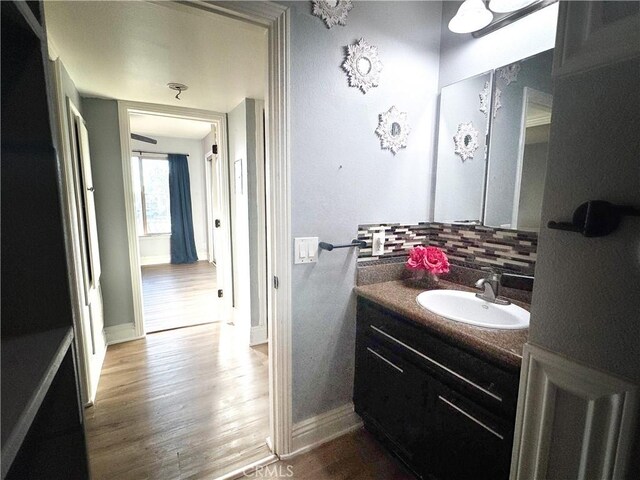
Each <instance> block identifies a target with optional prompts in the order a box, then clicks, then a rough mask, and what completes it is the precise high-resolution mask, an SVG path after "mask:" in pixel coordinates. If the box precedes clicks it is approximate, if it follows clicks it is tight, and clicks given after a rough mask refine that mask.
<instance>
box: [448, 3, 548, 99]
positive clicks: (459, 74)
mask: <svg viewBox="0 0 640 480" xmlns="http://www.w3.org/2000/svg"><path fill="white" fill-rule="evenodd" d="M461 4H462V2H461V1H455V2H451V1H447V2H442V40H441V41H442V44H441V49H440V87H441V88H442V87H443V86H445V85H450V84H452V83H454V82H457V81H458V80H462V79H463V78H467V77H471V76H473V75H478V74H480V73H483V72H486V71H488V70H492V69H494V68H496V67H500V66H502V65H507V64H509V63H512V62H515V61H516V60H520V59H522V58H526V57H530V56H531V55H534V54H536V53H539V52H543V51H545V50H549V49H550V48H553V47H554V45H555V38H556V23H557V18H558V4H554V5H551V6H549V7H546V8H543V9H542V10H539V11H538V12H536V13H533V14H531V15H529V16H527V17H525V18H523V19H521V20H519V21H518V22H516V23H513V24H511V25H509V26H507V27H504V28H501V29H500V30H498V31H496V32H493V33H490V34H489V35H486V36H484V37H481V38H473V37H472V36H471V34H463V35H461V34H458V33H452V32H451V31H449V28H448V27H447V25H448V24H449V20H451V18H453V16H454V15H455V14H456V12H457V11H458V8H460V5H461Z"/></svg>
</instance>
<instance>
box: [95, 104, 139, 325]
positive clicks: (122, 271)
mask: <svg viewBox="0 0 640 480" xmlns="http://www.w3.org/2000/svg"><path fill="white" fill-rule="evenodd" d="M82 108H83V116H84V119H85V121H86V122H87V130H89V147H90V151H91V169H92V173H93V184H94V186H95V189H96V191H95V199H96V218H97V221H98V241H99V242H100V261H101V263H102V277H101V283H102V297H103V301H104V325H105V327H111V326H113V325H119V324H122V323H133V319H134V317H133V299H132V297H131V271H130V268H129V244H128V241H127V221H126V216H125V206H124V184H123V179H122V158H121V152H120V133H119V130H118V102H116V101H115V100H102V99H97V98H83V99H82Z"/></svg>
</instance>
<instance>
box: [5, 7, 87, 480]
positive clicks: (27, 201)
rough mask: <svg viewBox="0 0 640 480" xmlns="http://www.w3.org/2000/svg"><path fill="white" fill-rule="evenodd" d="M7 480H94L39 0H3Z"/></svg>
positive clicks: (45, 44)
mask: <svg viewBox="0 0 640 480" xmlns="http://www.w3.org/2000/svg"><path fill="white" fill-rule="evenodd" d="M0 16H1V17H2V18H1V20H2V28H1V29H0V30H1V36H2V81H1V82H0V83H1V84H2V85H1V86H2V95H0V97H1V103H2V108H1V109H0V110H1V120H2V121H1V123H2V141H1V142H0V143H1V144H2V145H1V153H2V155H1V158H2V175H0V177H1V188H0V190H1V196H2V202H1V203H2V215H1V217H2V222H3V227H5V228H3V229H2V238H1V242H0V243H1V245H2V248H1V250H2V251H1V258H2V261H1V263H2V269H1V283H2V288H1V290H2V301H1V302H0V303H1V304H2V309H1V310H2V312H1V313H2V328H1V337H2V338H1V340H2V345H1V348H0V350H1V360H2V361H1V362H0V363H1V364H2V367H1V375H0V377H1V388H0V391H1V397H2V398H1V402H0V404H1V408H0V410H1V414H2V415H1V423H2V429H1V437H2V438H1V441H0V444H1V454H2V455H1V462H0V470H1V474H0V478H2V479H18V480H25V479H29V480H37V479H46V480H55V479H74V480H75V479H78V480H83V479H85V478H89V467H88V461H87V450H86V445H85V434H84V424H83V416H82V409H81V405H80V403H79V396H78V388H77V375H76V371H75V363H76V358H77V357H76V355H75V351H74V347H73V345H74V343H73V342H74V336H73V311H72V304H71V294H70V289H69V276H68V273H67V262H66V249H65V232H64V228H63V221H62V205H61V198H62V197H61V194H60V178H59V176H58V173H59V164H58V158H57V155H56V150H55V145H54V140H53V139H54V136H53V134H52V129H51V125H50V119H51V116H50V108H49V101H50V97H49V95H48V93H49V92H48V88H47V85H48V71H47V67H46V66H47V60H46V58H47V57H46V55H47V41H46V30H45V28H44V26H43V15H42V5H41V2H38V1H32V2H24V1H15V2H2V8H1V9H0Z"/></svg>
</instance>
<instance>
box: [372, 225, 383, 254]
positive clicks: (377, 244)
mask: <svg viewBox="0 0 640 480" xmlns="http://www.w3.org/2000/svg"><path fill="white" fill-rule="evenodd" d="M384 233H385V232H384V230H378V231H377V232H373V238H372V241H371V255H373V256H374V257H379V256H381V255H384Z"/></svg>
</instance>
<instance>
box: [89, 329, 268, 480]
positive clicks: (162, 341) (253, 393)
mask: <svg viewBox="0 0 640 480" xmlns="http://www.w3.org/2000/svg"><path fill="white" fill-rule="evenodd" d="M236 329H237V327H234V326H231V325H227V324H226V323H224V322H218V323H212V324H207V325H200V326H195V327H188V328H181V329H178V330H169V331H166V332H159V333H154V334H151V335H148V336H147V337H146V338H145V339H142V340H137V341H133V342H128V343H122V344H118V345H112V346H110V347H109V349H108V350H107V356H106V359H105V364H104V367H103V373H102V377H101V379H100V385H99V387H98V394H97V396H96V401H95V404H94V406H92V407H90V408H88V409H87V410H86V411H85V414H86V429H87V443H88V449H89V457H90V464H91V470H92V474H93V478H94V479H95V480H101V479H118V480H120V479H127V480H128V479H132V480H133V479H136V480H138V479H167V480H177V479H180V480H184V479H209V478H216V477H218V476H220V475H221V474H223V473H227V472H229V471H232V470H234V469H237V468H240V467H242V466H244V465H247V464H249V463H251V462H254V461H257V460H259V459H261V458H264V457H266V456H268V455H269V450H268V448H267V446H266V445H265V439H266V437H267V436H268V434H269V414H268V409H269V394H268V356H267V354H266V352H265V351H264V349H252V348H249V347H248V346H247V345H246V339H245V338H238V337H239V335H237V333H236V332H237V330H236Z"/></svg>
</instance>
